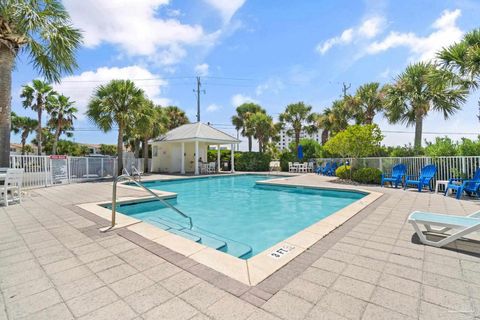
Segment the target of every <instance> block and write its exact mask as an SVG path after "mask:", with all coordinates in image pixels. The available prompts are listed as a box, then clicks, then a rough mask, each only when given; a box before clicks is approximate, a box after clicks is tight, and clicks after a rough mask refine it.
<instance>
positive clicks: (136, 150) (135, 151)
mask: <svg viewBox="0 0 480 320" xmlns="http://www.w3.org/2000/svg"><path fill="white" fill-rule="evenodd" d="M133 156H134V157H135V158H136V159H138V158H140V139H138V138H135V139H134V140H133Z"/></svg>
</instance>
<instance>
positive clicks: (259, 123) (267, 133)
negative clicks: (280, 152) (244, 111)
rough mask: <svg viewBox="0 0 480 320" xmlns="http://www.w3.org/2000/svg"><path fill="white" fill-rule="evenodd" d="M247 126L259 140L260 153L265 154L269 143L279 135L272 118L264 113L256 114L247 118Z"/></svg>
mask: <svg viewBox="0 0 480 320" xmlns="http://www.w3.org/2000/svg"><path fill="white" fill-rule="evenodd" d="M246 126H247V127H248V128H249V131H250V132H253V133H254V137H255V138H256V139H257V140H258V151H259V152H261V153H263V152H265V147H266V146H267V144H268V142H269V141H270V139H271V138H272V137H274V136H275V135H276V134H277V130H276V126H275V125H274V123H273V119H272V117H271V116H269V115H267V114H265V113H263V112H255V113H254V114H251V115H250V116H249V117H248V118H247V121H246Z"/></svg>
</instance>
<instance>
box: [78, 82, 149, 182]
mask: <svg viewBox="0 0 480 320" xmlns="http://www.w3.org/2000/svg"><path fill="white" fill-rule="evenodd" d="M144 99H145V96H144V92H143V90H142V89H139V88H137V87H136V86H135V84H134V83H133V82H132V81H130V80H112V81H110V82H109V83H108V84H106V85H101V86H99V87H97V89H96V90H95V92H94V94H93V96H92V98H91V100H90V102H89V103H88V109H87V112H86V114H87V117H88V118H89V119H90V120H92V121H93V122H94V123H95V124H96V125H97V126H98V127H99V128H100V129H101V130H103V131H104V132H108V131H110V130H112V128H113V126H114V125H117V126H118V137H117V155H118V158H117V162H118V166H117V171H118V174H121V173H122V170H123V134H124V133H125V129H126V128H127V126H128V125H129V124H131V123H133V122H134V121H135V118H136V117H137V115H138V112H139V110H141V107H142V103H143V101H144Z"/></svg>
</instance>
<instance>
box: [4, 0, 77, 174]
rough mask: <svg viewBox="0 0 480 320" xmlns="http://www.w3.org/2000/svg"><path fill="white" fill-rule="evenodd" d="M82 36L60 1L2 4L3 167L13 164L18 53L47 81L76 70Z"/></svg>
mask: <svg viewBox="0 0 480 320" xmlns="http://www.w3.org/2000/svg"><path fill="white" fill-rule="evenodd" d="M81 42H82V36H81V33H80V31H79V30H78V29H75V28H74V27H73V26H72V24H71V22H70V17H69V15H68V12H67V11H66V10H65V8H64V6H63V5H62V3H61V1H60V0H2V1H0V167H8V166H9V162H10V157H9V154H10V112H11V105H10V100H11V96H12V93H11V91H12V71H13V66H14V65H15V60H16V58H17V56H18V54H19V53H21V52H23V53H26V54H25V55H24V56H25V57H28V60H29V61H30V62H31V63H32V64H33V67H34V68H35V69H36V70H37V71H38V72H39V73H40V74H41V75H42V76H43V77H44V78H45V79H47V80H48V81H53V82H57V81H59V80H60V77H61V75H62V74H63V73H71V72H72V71H73V69H74V68H76V67H77V63H76V60H75V51H76V49H77V48H78V47H79V46H80V44H81Z"/></svg>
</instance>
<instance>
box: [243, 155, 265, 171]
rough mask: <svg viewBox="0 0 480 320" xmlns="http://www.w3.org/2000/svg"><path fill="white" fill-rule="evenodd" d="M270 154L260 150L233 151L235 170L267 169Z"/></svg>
mask: <svg viewBox="0 0 480 320" xmlns="http://www.w3.org/2000/svg"><path fill="white" fill-rule="evenodd" d="M270 161H271V157H270V155H268V154H266V153H260V152H235V170H238V171H269V170H270Z"/></svg>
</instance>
